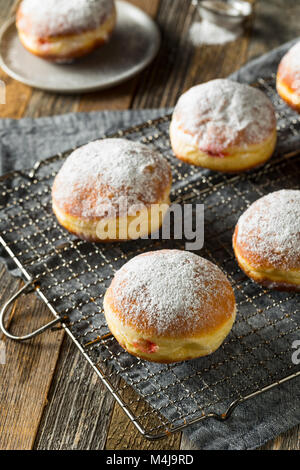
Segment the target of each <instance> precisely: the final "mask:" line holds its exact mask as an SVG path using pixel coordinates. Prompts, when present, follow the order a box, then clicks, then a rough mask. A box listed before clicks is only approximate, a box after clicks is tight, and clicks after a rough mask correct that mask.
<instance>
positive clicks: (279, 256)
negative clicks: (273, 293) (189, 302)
mask: <svg viewBox="0 0 300 470" xmlns="http://www.w3.org/2000/svg"><path fill="white" fill-rule="evenodd" d="M233 248H234V252H235V256H236V259H237V261H238V263H239V265H240V267H241V268H242V270H243V271H244V272H245V273H246V274H247V276H249V277H250V278H251V279H253V280H254V281H256V282H258V283H260V284H262V285H263V286H266V287H269V288H273V289H278V290H291V291H300V191H299V190H284V189H283V190H281V191H276V192H274V193H271V194H268V195H267V196H264V197H262V198H261V199H258V200H257V201H256V202H254V203H253V204H252V205H251V206H250V207H249V208H248V209H247V210H246V212H244V214H243V215H242V216H241V217H240V219H239V221H238V223H237V225H236V228H235V232H234V236H233Z"/></svg>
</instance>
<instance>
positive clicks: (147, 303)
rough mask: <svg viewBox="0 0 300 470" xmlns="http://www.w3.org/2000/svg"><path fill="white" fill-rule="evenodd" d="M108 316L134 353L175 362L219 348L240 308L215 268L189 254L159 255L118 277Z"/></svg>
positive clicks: (142, 258) (135, 262)
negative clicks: (237, 308) (237, 307)
mask: <svg viewBox="0 0 300 470" xmlns="http://www.w3.org/2000/svg"><path fill="white" fill-rule="evenodd" d="M104 313H105V317H106V320H107V323H108V327H109V328H110V331H111V332H112V334H113V335H114V336H115V338H116V339H117V341H118V342H119V343H120V345H121V346H122V347H123V348H124V349H125V350H126V351H128V352H129V353H130V354H132V355H134V356H137V357H140V358H143V359H146V360H148V361H151V362H161V363H171V362H179V361H185V360H187V359H193V358H196V357H200V356H206V355H208V354H211V353H213V352H214V351H215V350H216V349H218V348H219V346H220V345H221V344H222V343H223V341H224V340H225V338H226V336H227V335H228V334H229V332H230V330H231V328H232V325H233V323H234V320H235V315H236V305H235V297H234V293H233V290H232V287H231V285H230V283H229V281H228V280H227V278H226V277H225V275H224V274H223V273H222V271H221V270H220V269H219V268H218V267H217V266H215V265H214V264H212V263H211V262H210V261H207V260H205V259H203V258H200V256H197V255H195V254H193V253H190V252H186V251H180V250H161V251H155V252H148V253H144V254H142V255H139V256H136V257H135V258H133V259H132V260H130V261H129V262H128V263H126V264H125V265H124V266H123V267H122V268H121V269H120V270H119V271H118V272H117V273H116V274H115V277H114V279H113V281H112V283H111V285H110V287H109V288H108V290H107V292H106V294H105V297H104Z"/></svg>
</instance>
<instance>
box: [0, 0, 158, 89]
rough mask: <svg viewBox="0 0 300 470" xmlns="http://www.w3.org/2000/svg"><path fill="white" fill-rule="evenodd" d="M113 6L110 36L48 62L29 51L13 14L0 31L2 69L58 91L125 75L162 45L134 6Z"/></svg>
mask: <svg viewBox="0 0 300 470" xmlns="http://www.w3.org/2000/svg"><path fill="white" fill-rule="evenodd" d="M116 6H117V14H118V20H117V25H116V29H115V31H114V33H113V35H112V37H111V40H110V41H109V42H108V43H107V44H106V45H105V46H102V47H100V48H99V49H98V50H96V51H94V52H93V53H91V54H90V55H88V56H86V57H83V58H81V59H77V60H76V61H74V62H72V63H69V64H52V63H50V62H47V61H45V60H43V59H40V58H38V57H35V56H34V55H32V54H31V53H30V52H28V51H27V50H26V49H25V48H24V47H23V46H22V44H21V42H20V41H19V37H18V33H17V30H16V26H15V20H14V19H11V20H10V21H9V22H7V23H6V24H5V25H4V26H3V28H2V29H1V32H0V65H1V67H2V69H3V70H4V71H5V72H6V73H7V74H8V75H9V76H10V77H12V78H14V79H16V80H18V81H20V82H22V83H25V84H26V85H30V86H32V87H35V88H39V89H42V90H48V91H54V92H60V93H83V92H89V91H94V90H101V89H104V88H108V87H111V86H114V85H117V84H119V83H121V82H124V81H125V80H128V79H129V78H131V77H133V76H134V75H136V74H137V73H139V72H140V71H141V70H143V69H144V68H145V67H146V66H147V65H149V63H150V62H151V61H152V60H153V58H154V57H155V55H156V54H157V52H158V49H159V46H160V32H159V29H158V27H157V26H156V24H155V23H154V21H153V20H152V19H151V18H150V17H149V16H148V15H146V14H145V13H144V12H143V11H141V10H140V9H138V8H136V7H135V6H133V5H131V4H129V3H127V2H123V1H117V2H116Z"/></svg>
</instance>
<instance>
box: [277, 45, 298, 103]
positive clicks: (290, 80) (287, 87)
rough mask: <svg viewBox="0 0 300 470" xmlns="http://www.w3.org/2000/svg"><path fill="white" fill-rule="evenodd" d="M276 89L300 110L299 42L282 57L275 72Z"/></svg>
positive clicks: (284, 98) (287, 101)
mask: <svg viewBox="0 0 300 470" xmlns="http://www.w3.org/2000/svg"><path fill="white" fill-rule="evenodd" d="M276 85H277V91H278V94H279V95H280V96H281V98H282V99H283V100H284V101H285V102H286V103H287V104H288V105H289V106H290V107H291V108H294V109H295V110H296V111H298V112H300V42H298V43H297V44H296V45H295V46H293V47H292V48H291V49H290V50H289V51H288V52H287V53H286V54H285V56H284V57H283V58H282V60H281V62H280V64H279V67H278V72H277V83H276Z"/></svg>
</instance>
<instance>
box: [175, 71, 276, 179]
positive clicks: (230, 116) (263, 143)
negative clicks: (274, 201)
mask: <svg viewBox="0 0 300 470" xmlns="http://www.w3.org/2000/svg"><path fill="white" fill-rule="evenodd" d="M170 139H171V145H172V149H173V151H174V153H175V155H176V157H177V158H178V159H180V160H182V161H184V162H186V163H189V164H193V165H196V166H201V167H203V168H208V169H211V170H215V171H222V172H226V173H237V172H240V171H245V170H249V169H251V168H254V167H256V166H259V165H261V164H263V163H265V162H266V161H267V160H268V159H269V158H270V157H271V156H272V154H273V152H274V148H275V145H276V140H277V130H276V116H275V111H274V108H273V105H272V103H271V101H270V100H269V99H268V98H267V96H265V95H264V94H263V93H262V92H261V91H260V90H258V89H255V88H253V87H250V86H248V85H243V84H240V83H236V82H232V81H230V80H223V79H217V80H212V81H210V82H207V83H204V84H201V85H198V86H195V87H193V88H191V89H190V90H188V91H187V92H186V93H184V94H183V95H182V96H181V97H180V99H179V101H178V103H177V105H176V107H175V110H174V113H173V117H172V122H171V126H170Z"/></svg>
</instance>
